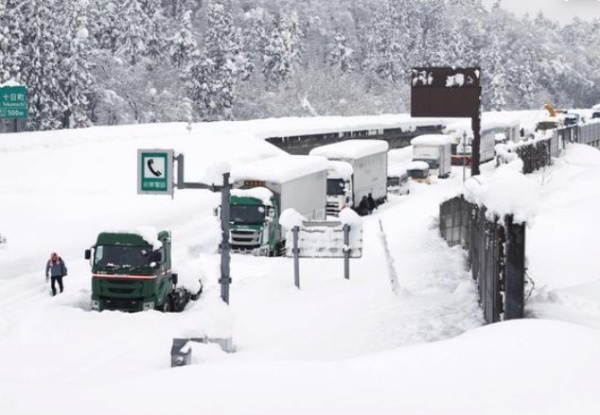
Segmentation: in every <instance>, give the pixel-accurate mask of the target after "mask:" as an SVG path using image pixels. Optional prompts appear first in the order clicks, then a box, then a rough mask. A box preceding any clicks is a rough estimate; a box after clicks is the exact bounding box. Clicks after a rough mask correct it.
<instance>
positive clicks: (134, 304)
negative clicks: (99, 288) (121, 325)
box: [100, 296, 144, 311]
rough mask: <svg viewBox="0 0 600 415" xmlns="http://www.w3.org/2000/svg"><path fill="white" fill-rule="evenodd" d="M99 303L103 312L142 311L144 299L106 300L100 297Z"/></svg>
mask: <svg viewBox="0 0 600 415" xmlns="http://www.w3.org/2000/svg"><path fill="white" fill-rule="evenodd" d="M100 301H101V302H102V305H103V309H105V310H122V311H139V310H141V309H142V304H143V302H144V299H143V298H132V299H126V298H108V297H102V296H101V297H100Z"/></svg>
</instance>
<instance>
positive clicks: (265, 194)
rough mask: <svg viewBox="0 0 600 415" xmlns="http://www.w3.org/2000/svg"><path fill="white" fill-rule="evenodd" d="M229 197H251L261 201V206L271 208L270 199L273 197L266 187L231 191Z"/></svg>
mask: <svg viewBox="0 0 600 415" xmlns="http://www.w3.org/2000/svg"><path fill="white" fill-rule="evenodd" d="M231 196H235V197H253V198H255V199H258V200H261V201H262V203H263V205H265V206H271V205H272V203H271V197H273V192H271V191H270V190H269V189H267V188H266V187H253V188H251V189H231Z"/></svg>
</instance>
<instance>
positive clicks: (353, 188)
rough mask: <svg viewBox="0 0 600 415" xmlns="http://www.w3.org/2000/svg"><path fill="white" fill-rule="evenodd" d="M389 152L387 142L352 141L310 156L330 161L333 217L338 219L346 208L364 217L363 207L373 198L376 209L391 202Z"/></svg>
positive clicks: (329, 196) (329, 199) (329, 210)
mask: <svg viewBox="0 0 600 415" xmlns="http://www.w3.org/2000/svg"><path fill="white" fill-rule="evenodd" d="M388 149H389V145H388V143H387V141H385V140H373V139H351V140H345V141H341V142H338V143H333V144H328V145H324V146H320V147H315V148H313V149H312V150H311V151H310V155H314V156H324V157H326V158H327V159H328V160H330V168H329V170H328V176H327V213H328V214H329V215H331V216H338V215H339V212H340V211H341V210H342V208H344V207H346V206H349V207H352V208H353V209H354V210H356V211H357V212H358V213H359V214H361V215H364V214H366V213H367V212H368V211H367V210H366V209H362V208H361V207H359V206H364V205H365V202H364V201H366V200H367V199H368V198H372V201H373V202H374V203H375V205H380V204H382V203H384V202H385V201H386V200H387V173H388V171H387V170H388V168H387V165H388ZM336 163H337V164H336ZM344 166H346V167H344ZM361 203H362V205H361Z"/></svg>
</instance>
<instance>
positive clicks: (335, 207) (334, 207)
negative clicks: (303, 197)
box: [327, 202, 340, 216]
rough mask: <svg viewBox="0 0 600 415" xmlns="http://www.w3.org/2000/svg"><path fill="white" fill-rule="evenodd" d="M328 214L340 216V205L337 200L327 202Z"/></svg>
mask: <svg viewBox="0 0 600 415" xmlns="http://www.w3.org/2000/svg"><path fill="white" fill-rule="evenodd" d="M327 215H328V216H339V215H340V205H339V204H338V203H337V202H327Z"/></svg>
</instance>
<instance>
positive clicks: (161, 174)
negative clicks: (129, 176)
mask: <svg viewBox="0 0 600 415" xmlns="http://www.w3.org/2000/svg"><path fill="white" fill-rule="evenodd" d="M138 194H154V195H173V150H159V149H153V150H141V149H140V150H138Z"/></svg>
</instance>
